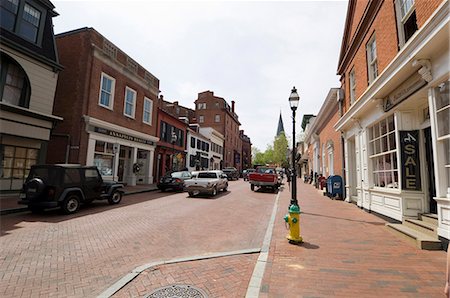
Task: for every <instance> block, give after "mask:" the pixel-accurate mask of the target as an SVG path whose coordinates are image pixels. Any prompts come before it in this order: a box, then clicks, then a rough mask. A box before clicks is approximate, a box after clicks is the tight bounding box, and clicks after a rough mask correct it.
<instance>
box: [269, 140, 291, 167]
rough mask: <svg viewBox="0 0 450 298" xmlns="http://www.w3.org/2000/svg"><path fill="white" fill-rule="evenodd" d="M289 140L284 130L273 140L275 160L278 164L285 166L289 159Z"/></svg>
mask: <svg viewBox="0 0 450 298" xmlns="http://www.w3.org/2000/svg"><path fill="white" fill-rule="evenodd" d="M287 152H288V141H287V138H286V135H285V134H284V132H282V133H281V134H279V135H278V136H277V137H275V140H274V141H273V161H274V163H276V164H277V165H280V166H285V165H286V164H287V163H288V161H287V156H286V154H287Z"/></svg>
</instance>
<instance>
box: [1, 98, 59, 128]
mask: <svg viewBox="0 0 450 298" xmlns="http://www.w3.org/2000/svg"><path fill="white" fill-rule="evenodd" d="M0 110H3V111H8V112H12V113H17V114H20V115H24V116H28V117H33V118H37V119H40V120H46V121H50V122H53V123H55V124H56V123H58V122H62V121H63V120H64V119H63V118H62V117H58V116H55V115H48V114H44V113H40V112H37V111H33V110H30V109H27V108H22V107H19V106H15V105H10V104H7V103H5V102H1V101H0Z"/></svg>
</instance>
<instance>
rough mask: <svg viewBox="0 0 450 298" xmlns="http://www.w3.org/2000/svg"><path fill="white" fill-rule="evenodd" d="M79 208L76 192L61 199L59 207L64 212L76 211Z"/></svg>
mask: <svg viewBox="0 0 450 298" xmlns="http://www.w3.org/2000/svg"><path fill="white" fill-rule="evenodd" d="M78 208H80V198H79V197H78V195H76V194H69V195H68V196H67V197H66V198H65V199H64V201H63V203H62V206H61V209H62V211H63V212H64V213H65V214H72V213H75V212H77V210H78Z"/></svg>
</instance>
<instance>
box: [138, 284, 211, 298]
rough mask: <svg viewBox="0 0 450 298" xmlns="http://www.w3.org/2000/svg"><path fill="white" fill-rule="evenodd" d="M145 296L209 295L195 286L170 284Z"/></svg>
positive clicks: (181, 297)
mask: <svg viewBox="0 0 450 298" xmlns="http://www.w3.org/2000/svg"><path fill="white" fill-rule="evenodd" d="M144 298H208V295H206V293H205V292H204V291H203V290H201V289H199V288H196V287H194V286H189V285H169V286H165V287H161V288H158V289H156V290H154V291H153V292H151V293H150V294H148V295H146V296H144Z"/></svg>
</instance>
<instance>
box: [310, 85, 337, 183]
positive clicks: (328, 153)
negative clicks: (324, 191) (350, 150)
mask: <svg viewBox="0 0 450 298" xmlns="http://www.w3.org/2000/svg"><path fill="white" fill-rule="evenodd" d="M339 92H340V89H339V88H331V89H330V91H329V92H328V94H327V97H326V98H325V101H324V103H323V105H322V107H321V108H320V111H319V113H318V114H317V116H315V117H313V118H312V119H311V120H310V121H309V125H308V126H307V129H306V131H305V138H304V144H305V149H304V150H306V152H307V154H302V155H303V161H302V162H301V163H302V164H304V163H305V161H306V162H307V163H308V166H307V167H303V169H302V171H303V172H307V171H308V170H309V171H311V170H312V171H313V173H314V174H315V173H317V174H318V175H323V176H325V177H328V176H330V175H340V176H341V177H342V176H343V164H342V160H343V157H342V141H341V135H340V133H339V132H337V131H336V130H335V129H334V127H333V126H334V124H335V123H336V122H337V120H338V119H339V118H340V113H339V104H340V102H339V101H338V97H339V96H340V95H339ZM341 97H342V95H341ZM308 119H310V118H308ZM302 174H304V173H302ZM308 174H310V172H309V173H308Z"/></svg>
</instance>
